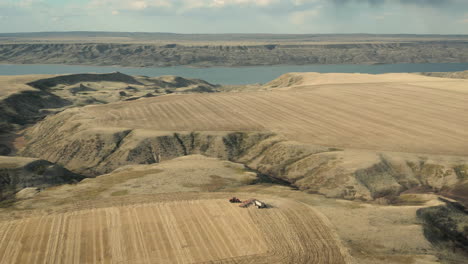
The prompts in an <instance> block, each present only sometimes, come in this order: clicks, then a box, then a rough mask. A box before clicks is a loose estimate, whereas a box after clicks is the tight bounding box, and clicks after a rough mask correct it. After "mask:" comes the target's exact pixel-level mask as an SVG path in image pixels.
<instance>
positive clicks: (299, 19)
mask: <svg viewBox="0 0 468 264" xmlns="http://www.w3.org/2000/svg"><path fill="white" fill-rule="evenodd" d="M320 8H321V7H318V8H315V9H310V10H304V11H297V12H293V13H292V14H291V15H290V17H289V20H290V22H291V23H292V24H294V25H304V24H306V23H307V21H309V20H310V19H312V18H315V17H317V16H318V15H319V14H320V11H319V10H320Z"/></svg>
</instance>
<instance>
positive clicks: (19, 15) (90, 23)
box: [0, 0, 468, 34]
mask: <svg viewBox="0 0 468 264" xmlns="http://www.w3.org/2000/svg"><path fill="white" fill-rule="evenodd" d="M41 31H120V32H173V33H291V34H303V33H304V34H322V33H372V34H374V33H376V34H395V33H407V34H468V0H0V32H2V33H12V32H41Z"/></svg>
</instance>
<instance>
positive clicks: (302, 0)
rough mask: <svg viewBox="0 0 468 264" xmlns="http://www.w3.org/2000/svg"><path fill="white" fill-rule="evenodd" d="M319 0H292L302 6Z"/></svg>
mask: <svg viewBox="0 0 468 264" xmlns="http://www.w3.org/2000/svg"><path fill="white" fill-rule="evenodd" d="M318 1H319V0H291V2H292V3H293V5H295V6H302V5H305V4H310V3H316V2H318Z"/></svg>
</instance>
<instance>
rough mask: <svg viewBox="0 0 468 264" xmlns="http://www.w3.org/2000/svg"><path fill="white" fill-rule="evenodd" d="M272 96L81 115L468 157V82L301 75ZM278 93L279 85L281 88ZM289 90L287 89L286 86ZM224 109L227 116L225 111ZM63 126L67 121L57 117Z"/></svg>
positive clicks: (118, 106)
mask: <svg viewBox="0 0 468 264" xmlns="http://www.w3.org/2000/svg"><path fill="white" fill-rule="evenodd" d="M298 79H299V81H298V80H296V79H294V80H293V81H292V82H291V81H290V80H282V79H281V78H280V79H279V80H277V82H283V81H286V82H287V83H288V85H289V86H288V88H284V89H283V88H276V89H274V87H270V88H271V91H270V92H240V93H218V94H193V95H173V96H164V97H158V98H149V99H142V100H138V101H133V102H120V103H115V104H108V105H104V106H91V107H85V108H81V109H75V110H74V111H75V114H74V116H73V119H72V120H68V121H69V122H70V121H71V122H74V123H79V124H83V125H84V126H83V127H89V129H91V128H97V127H107V128H110V127H120V128H144V129H151V130H158V131H260V130H267V131H273V132H278V133H280V134H284V135H286V136H287V137H288V138H289V139H292V140H295V141H298V142H301V143H310V144H317V145H323V146H328V147H338V148H356V149H371V150H382V151H396V152H412V153H431V154H449V155H468V151H467V150H468V143H467V141H466V138H467V137H468V117H467V116H466V115H462V114H461V113H464V112H467V111H468V103H467V102H468V93H467V92H466V91H467V89H465V87H468V81H467V80H457V79H443V78H431V77H424V76H419V75H412V74H384V75H364V74H329V75H327V74H323V75H319V74H302V75H300V76H299V77H298ZM275 86H277V85H275ZM280 87H282V86H280ZM220 109H222V111H220ZM57 118H60V115H59V116H57Z"/></svg>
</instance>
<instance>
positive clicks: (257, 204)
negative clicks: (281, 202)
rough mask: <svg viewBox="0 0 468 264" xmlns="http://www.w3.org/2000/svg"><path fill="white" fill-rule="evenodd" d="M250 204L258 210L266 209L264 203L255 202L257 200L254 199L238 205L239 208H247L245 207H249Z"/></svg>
mask: <svg viewBox="0 0 468 264" xmlns="http://www.w3.org/2000/svg"><path fill="white" fill-rule="evenodd" d="M252 204H253V205H255V206H256V207H257V208H258V209H261V208H267V207H268V206H267V204H266V203H264V202H262V201H260V200H257V199H255V198H251V199H248V200H245V201H243V202H242V203H241V204H240V205H239V207H242V208H247V207H249V206H251V205H252Z"/></svg>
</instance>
